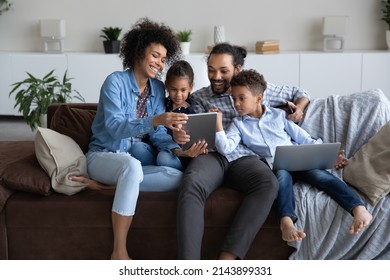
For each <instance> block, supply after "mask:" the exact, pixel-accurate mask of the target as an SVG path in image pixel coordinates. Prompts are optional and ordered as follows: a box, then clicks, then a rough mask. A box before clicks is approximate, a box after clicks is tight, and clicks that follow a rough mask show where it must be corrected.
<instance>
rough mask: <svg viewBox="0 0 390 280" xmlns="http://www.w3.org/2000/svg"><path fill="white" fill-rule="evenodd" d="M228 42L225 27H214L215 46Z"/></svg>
mask: <svg viewBox="0 0 390 280" xmlns="http://www.w3.org/2000/svg"><path fill="white" fill-rule="evenodd" d="M223 42H226V39H225V27H224V26H223V25H216V26H214V44H215V45H216V44H219V43H223Z"/></svg>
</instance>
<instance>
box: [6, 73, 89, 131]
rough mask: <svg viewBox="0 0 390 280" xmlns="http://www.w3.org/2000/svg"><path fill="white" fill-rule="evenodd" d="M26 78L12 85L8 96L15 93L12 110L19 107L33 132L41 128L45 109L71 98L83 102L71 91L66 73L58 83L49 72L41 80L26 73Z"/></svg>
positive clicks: (79, 96)
mask: <svg viewBox="0 0 390 280" xmlns="http://www.w3.org/2000/svg"><path fill="white" fill-rule="evenodd" d="M27 75H28V78H26V79H25V80H23V81H20V82H16V83H14V84H12V85H11V86H13V88H12V90H11V92H10V93H9V96H11V95H12V94H13V93H15V94H16V95H15V101H16V104H15V106H14V108H16V107H19V108H18V111H19V112H21V113H22V114H23V117H24V119H25V120H26V122H27V124H28V125H29V126H30V127H31V130H34V129H35V128H36V127H37V126H41V124H42V123H43V121H44V120H42V117H43V116H45V115H46V114H47V108H48V107H49V105H50V104H52V103H67V102H68V101H70V100H71V99H72V98H75V99H77V100H80V101H82V102H85V100H84V98H83V97H82V96H81V94H80V93H79V92H78V91H77V90H74V89H72V84H71V82H70V80H71V79H72V78H69V77H68V76H67V71H65V74H64V76H63V78H62V81H60V80H59V79H58V78H57V77H56V76H55V75H54V70H51V71H50V72H49V73H48V74H47V75H46V76H44V77H43V78H42V79H39V78H37V77H35V76H33V75H32V74H30V73H28V72H27Z"/></svg>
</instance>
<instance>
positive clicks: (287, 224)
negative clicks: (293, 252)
mask: <svg viewBox="0 0 390 280" xmlns="http://www.w3.org/2000/svg"><path fill="white" fill-rule="evenodd" d="M280 230H281V231H282V239H283V240H284V241H287V242H290V241H299V240H302V239H303V238H305V237H306V233H304V232H303V231H300V230H298V229H297V228H296V227H295V226H294V223H293V221H292V220H291V218H290V217H287V216H286V217H283V218H282V219H281V220H280Z"/></svg>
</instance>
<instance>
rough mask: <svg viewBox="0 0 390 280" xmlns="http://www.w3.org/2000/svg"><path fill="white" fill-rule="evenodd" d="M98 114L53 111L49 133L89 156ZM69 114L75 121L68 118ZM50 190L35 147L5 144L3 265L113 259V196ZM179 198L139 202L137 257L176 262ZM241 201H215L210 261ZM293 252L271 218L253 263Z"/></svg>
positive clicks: (1, 170)
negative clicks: (69, 140) (59, 135)
mask: <svg viewBox="0 0 390 280" xmlns="http://www.w3.org/2000/svg"><path fill="white" fill-rule="evenodd" d="M96 106H97V104H88V103H86V104H80V103H79V104H67V105H57V104H54V105H51V106H50V107H49V111H48V127H50V128H52V129H54V130H57V131H58V132H60V133H63V134H66V135H68V136H70V137H72V138H73V139H74V140H75V141H76V142H77V143H79V145H80V147H81V148H82V149H83V151H85V149H86V145H87V142H88V139H89V136H90V133H91V132H90V124H91V121H92V118H93V116H94V112H95V111H96ZM65 107H66V108H65ZM59 108H61V110H58V109H59ZM64 109H65V110H64ZM57 110H58V112H57ZM63 111H64V112H67V113H65V114H68V113H69V112H71V114H70V115H69V114H68V115H67V116H64V115H61V113H60V112H63ZM55 113H57V114H55ZM53 119H55V120H56V122H57V125H55V124H54V123H53ZM78 137H79V138H78ZM81 138H82V139H81ZM45 176H46V177H45ZM21 181H22V182H21ZM47 182H49V184H50V179H49V177H48V176H47V174H46V173H44V171H43V170H42V169H41V168H40V166H39V163H38V161H37V160H36V158H35V154H34V143H33V141H3V142H0V207H1V208H0V211H1V212H0V259H40V260H45V259H57V260H62V259H84V260H90V259H91V260H93V259H109V257H110V253H111V250H112V240H113V236H112V227H111V204H112V200H113V191H112V190H107V191H93V190H88V189H87V190H83V191H81V192H79V193H77V194H75V195H72V196H66V195H63V194H59V193H55V192H54V191H53V190H52V189H50V185H49V186H48V185H47V184H48V183H47ZM38 185H39V187H38ZM43 185H45V186H44V187H42V186H43ZM176 196H177V194H176V192H164V193H141V194H140V196H139V199H138V205H137V210H136V215H135V217H134V221H133V224H132V227H131V229H130V232H129V235H128V250H129V252H130V254H131V257H133V258H135V259H144V260H151V259H176V258H177V241H176ZM241 200H242V195H241V194H240V193H239V192H236V191H234V190H232V189H229V188H225V187H223V186H222V187H221V188H219V189H218V190H217V191H215V192H214V193H213V194H212V195H211V196H210V197H209V199H208V201H207V203H206V208H205V232H204V238H203V244H202V258H203V259H215V258H216V257H217V255H218V251H219V247H220V244H221V242H222V240H223V237H224V234H225V233H226V231H227V229H228V227H229V225H230V223H231V221H232V218H233V215H234V213H235V211H236V210H237V208H238V206H239V204H240V202H241ZM292 252H293V248H292V247H289V246H288V245H287V244H286V242H283V241H282V239H281V235H280V230H279V224H278V220H277V218H276V214H275V211H274V210H272V211H271V213H270V215H269V217H268V219H267V221H266V223H265V224H264V226H263V227H262V228H261V230H260V231H259V232H258V234H257V236H256V239H255V241H254V243H253V244H252V246H251V248H250V250H249V252H248V254H247V256H246V258H247V259H287V258H288V256H289V255H290V254H291V253H292Z"/></svg>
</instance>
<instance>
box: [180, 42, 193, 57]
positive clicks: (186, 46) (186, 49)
mask: <svg viewBox="0 0 390 280" xmlns="http://www.w3.org/2000/svg"><path fill="white" fill-rule="evenodd" d="M190 47H191V42H180V48H181V53H182V54H184V55H187V54H190Z"/></svg>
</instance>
